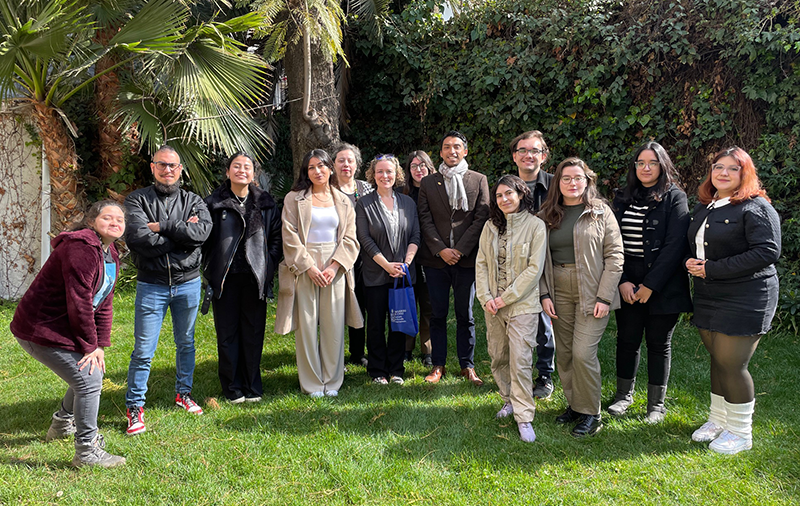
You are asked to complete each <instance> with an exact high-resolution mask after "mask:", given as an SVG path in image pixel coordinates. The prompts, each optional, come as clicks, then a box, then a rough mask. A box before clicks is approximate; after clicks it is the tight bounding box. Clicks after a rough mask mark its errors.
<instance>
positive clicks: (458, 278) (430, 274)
mask: <svg viewBox="0 0 800 506" xmlns="http://www.w3.org/2000/svg"><path fill="white" fill-rule="evenodd" d="M425 277H426V278H427V281H428V294H429V295H430V299H431V325H430V332H431V348H432V349H431V360H432V361H433V365H442V366H443V365H445V363H446V362H447V314H448V312H449V311H450V287H452V288H453V309H455V312H456V353H457V354H458V363H459V365H460V366H461V368H462V369H467V368H473V367H475V362H474V357H475V319H474V318H473V317H472V303H473V302H474V301H475V268H474V267H461V266H460V265H448V266H446V267H444V268H442V269H438V268H436V267H427V266H426V267H425Z"/></svg>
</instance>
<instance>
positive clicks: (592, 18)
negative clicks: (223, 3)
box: [349, 0, 800, 303]
mask: <svg viewBox="0 0 800 506" xmlns="http://www.w3.org/2000/svg"><path fill="white" fill-rule="evenodd" d="M436 4H437V2H436V1H435V0H417V1H415V2H412V3H411V4H409V6H408V7H407V8H406V9H404V10H403V12H402V13H400V14H395V15H393V16H392V19H391V22H390V23H389V24H388V26H387V27H386V30H385V39H384V44H383V46H379V45H377V44H376V43H374V42H371V41H370V40H368V39H367V38H363V39H361V40H359V41H358V43H357V48H358V55H356V56H355V57H353V58H352V59H351V61H352V62H353V76H354V77H353V83H354V85H353V93H352V95H351V96H350V98H349V102H350V104H352V108H353V110H354V111H353V113H352V115H351V116H352V117H353V118H356V119H355V120H353V121H352V122H351V124H350V127H351V129H352V133H353V136H352V137H353V138H352V140H353V141H354V142H356V143H358V144H359V145H360V146H361V147H362V150H363V151H365V155H368V154H372V153H376V152H387V151H393V152H395V153H398V154H400V155H401V156H402V155H403V154H404V153H407V152H409V151H411V150H413V149H419V148H422V149H427V150H428V151H429V152H431V153H432V154H433V155H434V157H433V158H434V159H437V156H436V155H437V154H438V151H439V148H438V142H439V137H440V136H441V135H442V134H443V133H444V132H446V131H447V130H450V129H453V128H456V129H459V130H461V131H462V132H464V134H465V135H466V136H467V138H468V139H469V140H470V144H469V151H470V152H469V158H468V159H469V162H470V165H471V166H472V167H474V168H476V169H477V170H480V171H482V172H484V173H486V174H487V175H489V177H490V181H491V180H492V179H494V178H495V177H496V176H498V175H499V174H501V173H504V172H507V171H511V170H513V169H514V166H513V163H512V161H511V158H510V156H509V153H508V148H507V146H508V143H509V142H510V141H511V139H513V138H514V137H515V136H516V135H518V134H519V133H521V132H523V131H526V130H530V129H538V130H541V131H542V132H543V133H544V135H545V139H546V140H547V143H548V145H549V147H550V150H551V155H550V160H551V162H550V163H551V164H557V163H558V162H559V161H560V160H562V159H563V158H565V157H567V156H573V155H575V156H580V157H582V158H583V159H584V160H586V161H587V162H588V163H589V165H590V166H591V167H592V168H593V169H594V170H595V171H596V172H597V173H598V174H599V176H600V180H601V183H602V186H603V188H604V191H605V192H606V194H609V193H610V191H611V190H612V189H613V188H614V187H616V186H618V185H619V183H620V182H621V179H622V176H623V174H624V173H625V171H626V169H627V163H629V158H630V154H631V151H632V150H633V149H635V148H636V147H637V146H638V145H639V144H641V143H642V142H644V141H646V140H650V139H653V140H656V141H658V142H660V143H661V144H663V145H664V146H665V147H666V148H667V150H668V152H669V153H670V155H671V156H672V158H673V160H674V161H675V162H676V165H677V167H678V170H679V172H680V174H681V178H682V181H683V183H684V185H685V187H686V189H687V193H689V194H690V195H694V194H695V192H696V188H697V186H698V185H699V183H700V182H701V181H702V180H703V178H704V177H705V176H706V174H707V172H708V168H709V157H710V156H712V155H713V154H714V153H715V152H717V151H718V150H720V149H722V148H725V147H728V146H730V145H732V144H736V145H739V146H741V147H743V148H744V149H745V150H747V151H748V152H749V153H750V154H751V155H752V156H753V158H754V160H755V161H756V165H757V167H758V168H759V173H760V175H761V177H762V179H763V181H764V184H765V186H766V187H767V190H768V193H769V195H770V196H771V198H772V200H773V204H774V205H775V208H776V209H777V211H778V212H779V213H780V214H781V216H782V218H783V258H782V260H781V267H782V272H797V270H798V268H800V229H798V227H797V223H798V222H799V221H800V192H798V184H797V183H798V177H800V174H799V173H798V167H797V161H796V160H797V159H798V158H799V157H798V155H800V151H799V150H798V147H797V140H798V134H800V65H799V63H800V61H799V60H798V58H799V57H800V2H797V1H786V2H769V1H753V0H732V1H731V0H695V1H692V0H684V1H680V0H659V1H655V2H652V1H647V0H623V1H622V2H598V1H596V0H545V1H543V2H538V3H533V2H529V1H527V0H498V1H490V2H487V3H483V4H481V5H480V6H478V7H475V8H474V9H472V10H467V11H464V12H462V14H461V15H459V16H456V17H455V18H453V19H452V20H450V21H448V22H445V21H444V20H443V19H442V17H441V15H440V14H439V13H438V7H437V5H436ZM783 282H784V283H787V282H789V283H790V282H791V280H788V279H786V278H785V276H784V279H783ZM795 286H796V284H795V285H791V288H792V289H793V288H794V287H795ZM784 293H786V294H788V293H791V290H789V291H784ZM786 297H788V295H787V296H785V297H784V300H783V302H787V303H788V301H789V300H790V299H786Z"/></svg>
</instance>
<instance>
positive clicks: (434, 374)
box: [425, 365, 445, 383]
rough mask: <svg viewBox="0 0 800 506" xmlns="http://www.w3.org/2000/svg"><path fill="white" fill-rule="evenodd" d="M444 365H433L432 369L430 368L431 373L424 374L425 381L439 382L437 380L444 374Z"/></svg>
mask: <svg viewBox="0 0 800 506" xmlns="http://www.w3.org/2000/svg"><path fill="white" fill-rule="evenodd" d="M444 374H445V373H444V366H443V365H435V366H433V369H431V373H430V374H429V375H427V376H425V381H427V382H428V383H439V380H440V379H442V376H444Z"/></svg>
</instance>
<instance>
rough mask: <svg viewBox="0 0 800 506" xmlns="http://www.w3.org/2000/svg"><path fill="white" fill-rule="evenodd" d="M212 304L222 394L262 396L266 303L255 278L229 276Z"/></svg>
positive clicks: (247, 274) (232, 397) (236, 396)
mask: <svg viewBox="0 0 800 506" xmlns="http://www.w3.org/2000/svg"><path fill="white" fill-rule="evenodd" d="M212 303H213V308H214V328H215V329H216V331H217V352H218V354H219V382H220V384H221V385H222V393H223V394H224V395H225V397H227V398H228V399H236V398H239V397H241V396H242V395H244V396H246V397H260V396H261V395H263V393H264V389H263V387H262V385H261V352H262V351H263V349H264V328H265V327H266V323H267V302H266V301H265V300H261V299H259V293H258V284H257V283H256V279H255V277H254V276H253V275H252V274H251V273H241V274H228V276H227V277H226V278H225V286H224V288H223V290H222V296H221V297H220V298H219V299H213V301H212Z"/></svg>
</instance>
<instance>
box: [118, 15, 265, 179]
mask: <svg viewBox="0 0 800 506" xmlns="http://www.w3.org/2000/svg"><path fill="white" fill-rule="evenodd" d="M261 23H262V19H261V16H260V15H259V14H258V13H253V12H251V13H248V14H245V15H243V16H239V17H236V18H233V19H229V20H227V21H224V22H215V21H209V22H205V23H200V24H197V25H194V26H191V27H189V28H186V29H185V30H184V31H183V33H182V34H181V36H180V38H178V39H176V41H175V42H176V43H178V44H179V45H180V48H181V49H180V51H178V52H176V53H173V54H166V53H165V54H153V55H150V56H148V57H147V58H146V59H142V60H140V61H137V62H136V64H135V66H134V71H133V72H130V73H129V74H128V76H127V77H126V78H125V79H123V82H122V91H121V93H120V96H119V103H118V111H119V112H118V114H119V117H120V119H121V127H122V129H123V130H126V129H131V128H135V129H136V130H137V131H138V133H139V137H140V139H141V143H142V145H143V148H146V149H147V151H149V152H151V153H152V152H154V151H156V150H157V149H158V147H159V146H160V145H162V144H170V145H171V146H173V147H174V148H175V149H176V150H177V151H178V153H180V155H181V159H182V160H183V162H184V166H185V167H186V172H187V173H188V175H189V177H190V178H191V180H192V184H193V186H194V188H195V190H197V191H199V192H201V193H202V192H210V191H211V189H212V180H211V177H212V175H211V173H210V171H209V170H208V164H209V153H210V152H222V153H225V154H233V153H235V152H237V151H241V150H244V151H247V152H249V153H252V154H258V153H264V152H266V151H267V150H268V149H269V148H270V147H271V139H270V138H269V137H268V135H267V134H266V132H265V131H264V129H263V128H262V127H261V125H260V124H259V123H258V122H257V121H256V120H255V119H253V115H252V114H250V113H253V112H257V111H258V110H259V109H260V108H259V104H260V103H261V102H262V101H263V99H264V98H265V96H266V91H267V85H268V81H269V75H268V72H267V65H266V64H265V63H264V61H263V59H261V58H260V57H259V56H257V55H256V54H254V53H250V52H248V51H247V48H246V46H245V45H244V44H243V43H241V42H239V41H237V40H236V39H234V38H233V37H232V35H233V34H235V33H243V32H248V31H249V30H252V29H255V28H256V27H258V26H260V25H261Z"/></svg>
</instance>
